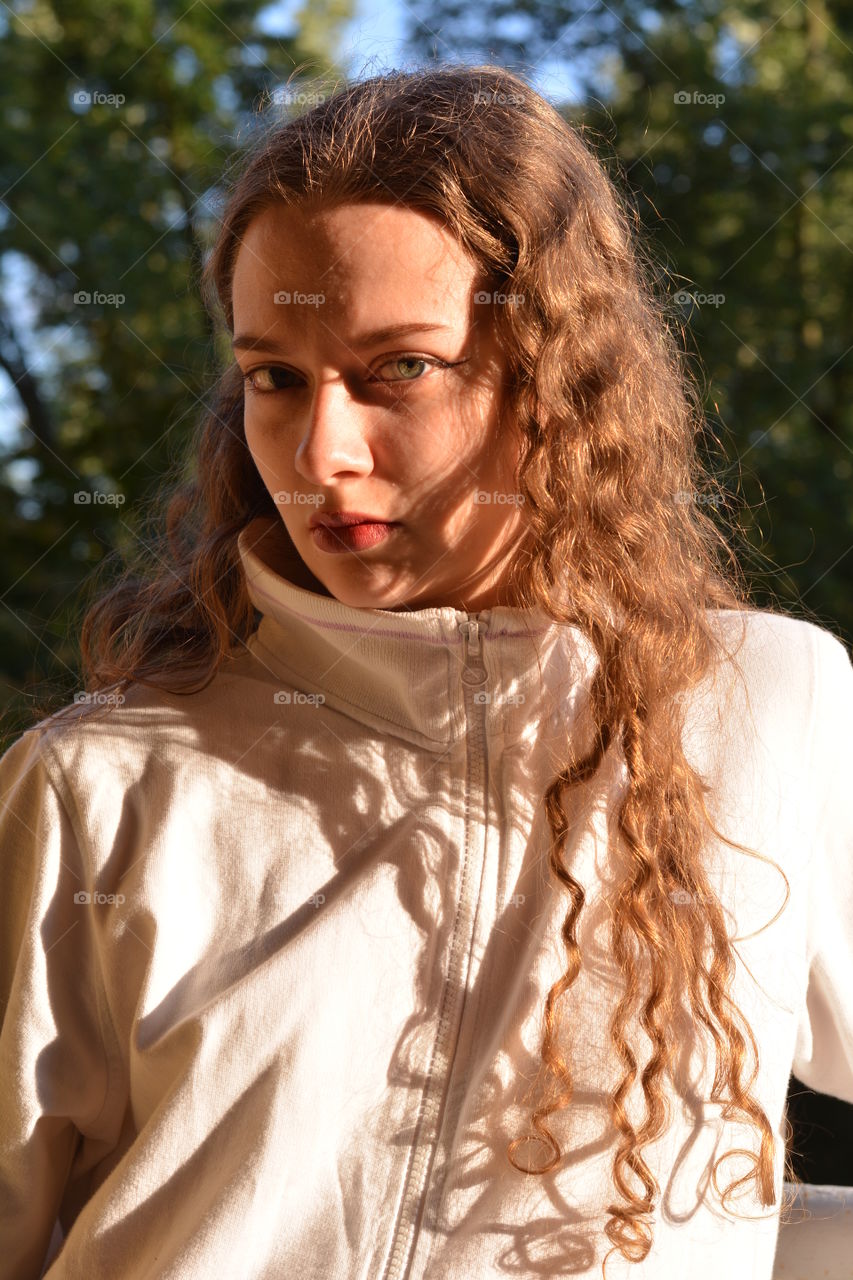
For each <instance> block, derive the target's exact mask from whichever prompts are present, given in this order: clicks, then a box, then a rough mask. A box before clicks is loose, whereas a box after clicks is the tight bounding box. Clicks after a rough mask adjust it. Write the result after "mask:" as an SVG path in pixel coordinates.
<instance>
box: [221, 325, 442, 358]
mask: <svg viewBox="0 0 853 1280" xmlns="http://www.w3.org/2000/svg"><path fill="white" fill-rule="evenodd" d="M450 327H451V326H450V325H448V324H439V323H437V322H434V321H429V320H426V321H424V320H412V321H409V322H407V323H405V324H388V325H383V326H382V327H381V328H379V329H369V330H367V332H366V333H359V334H356V336H355V337H354V338H352V339H350V342H349V343H348V344H347V345H351V346H352V347H373V346H376V345H377V344H378V343H380V342H387V341H388V340H389V339H390V338H401V337H404V336H405V335H406V334H410V333H430V332H432V331H433V330H435V329H449V328H450ZM231 346H232V347H233V348H234V350H235V351H236V350H238V349H239V350H240V351H283V350H284V348H283V347H279V346H278V344H277V343H275V342H273V341H272V340H271V339H270V338H267V337H264V336H261V337H257V336H256V335H255V334H252V333H241V334H238V335H237V336H236V337H235V338H234V340H233V341H232V343H231Z"/></svg>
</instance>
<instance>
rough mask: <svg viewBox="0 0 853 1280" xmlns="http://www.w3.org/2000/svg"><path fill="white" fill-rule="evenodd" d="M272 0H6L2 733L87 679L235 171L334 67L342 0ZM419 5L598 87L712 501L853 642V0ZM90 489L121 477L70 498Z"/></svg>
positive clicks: (441, 47)
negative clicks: (113, 574) (81, 664)
mask: <svg viewBox="0 0 853 1280" xmlns="http://www.w3.org/2000/svg"><path fill="white" fill-rule="evenodd" d="M264 12H265V7H264V6H263V5H260V4H255V3H246V2H245V0H227V2H226V3H221V4H214V3H211V4H207V3H205V2H204V0H196V3H194V4H192V5H191V6H190V7H189V8H186V9H185V8H184V6H182V5H167V4H162V3H153V2H152V0H118V3H114V4H111V5H110V6H108V7H106V8H103V7H101V6H100V5H97V4H95V3H94V0H75V2H74V3H73V4H71V3H66V2H65V0H30V2H29V3H19V4H15V5H13V6H11V7H6V6H4V9H3V17H2V18H0V84H2V86H3V88H2V99H0V109H2V113H3V123H4V128H3V130H2V132H1V133H0V190H2V191H3V192H4V193H5V194H4V203H3V205H2V207H0V367H2V369H3V370H4V371H5V373H6V375H7V378H8V380H9V387H8V391H7V395H6V399H5V405H6V408H7V413H11V415H12V416H13V417H17V419H18V421H19V423H20V430H19V432H18V433H17V438H16V439H14V440H11V441H8V440H7V442H6V443H5V445H4V447H3V450H2V452H0V529H2V538H3V546H4V549H5V554H4V556H3V559H2V566H0V575H2V577H0V604H2V609H0V646H2V647H0V712H3V713H5V714H4V716H3V730H4V736H3V738H0V748H2V747H4V746H5V744H6V743H7V742H8V741H9V740H10V738H12V737H14V736H15V735H16V734H17V732H19V730H20V729H21V728H22V727H24V726H25V725H27V724H29V723H31V722H32V719H33V712H34V711H35V710H37V709H38V707H39V706H40V704H41V700H42V699H43V698H44V697H45V696H46V695H47V694H48V693H50V692H55V693H56V696H57V697H59V698H60V699H61V698H62V697H65V698H69V697H71V696H73V693H74V691H75V690H76V689H78V688H79V687H80V684H79V677H78V668H77V657H78V655H77V647H76V636H77V629H78V625H79V616H80V609H81V590H82V589H83V588H84V584H85V583H87V582H90V581H91V579H90V577H89V575H90V574H91V573H92V572H93V571H94V570H95V569H96V568H97V566H98V565H99V564H101V562H102V560H103V558H104V556H105V554H106V553H107V552H109V551H110V550H112V549H115V548H128V547H130V546H132V545H134V543H135V542H137V541H138V540H139V539H140V538H143V537H144V536H145V534H144V526H143V524H142V518H143V516H144V512H145V504H146V499H149V498H150V497H151V496H152V495H153V493H154V491H155V489H156V487H157V485H158V482H159V481H160V480H161V478H162V477H163V475H164V474H165V472H166V471H167V469H168V468H169V467H170V466H172V465H173V464H174V463H175V461H176V459H177V458H178V456H179V455H180V453H181V450H182V447H183V445H184V443H185V441H186V436H187V433H188V431H189V429H190V427H191V425H192V424H193V422H194V421H195V419H196V418H197V416H198V415H199V413H200V412H201V409H202V405H203V403H204V399H205V396H206V395H207V394H209V389H210V387H211V385H212V382H213V379H214V377H215V376H216V373H217V372H218V368H217V361H216V352H215V350H214V346H213V343H212V341H211V334H210V332H209V328H208V323H207V319H206V316H205V314H204V310H203V308H202V305H201V302H200V299H199V297H198V293H197V276H198V271H199V268H200V265H201V262H202V258H203V255H204V252H205V250H206V248H207V246H208V245H209V244H210V242H211V239H212V237H213V234H214V232H215V228H216V219H217V211H218V208H219V202H220V200H221V189H220V186H221V177H222V175H223V173H226V172H227V170H228V167H229V165H230V164H231V163H233V160H234V157H235V152H236V149H237V148H238V147H239V145H240V144H241V143H242V142H243V141H244V140H245V139H246V138H247V137H248V136H249V135H250V134H251V130H252V128H253V127H254V125H255V124H256V115H255V112H256V110H257V108H258V107H260V106H262V105H263V104H264V103H265V102H266V101H267V99H268V96H269V95H270V94H271V93H272V92H273V91H274V90H275V89H276V87H280V86H282V85H285V84H286V83H289V82H290V80H291V77H294V76H295V77H296V79H295V80H294V81H293V85H292V86H291V87H297V88H298V85H299V84H300V83H301V82H302V81H301V80H300V77H310V78H311V79H312V80H313V81H316V79H317V78H318V77H323V76H327V75H330V74H332V75H337V76H339V77H340V74H341V73H340V67H339V64H338V62H337V54H338V40H339V36H340V32H341V30H342V26H343V24H344V23H345V22H346V21H347V19H349V18H350V17H351V16H352V10H351V6H350V3H349V0H328V2H327V3H325V4H314V3H311V4H307V5H306V6H305V7H304V9H303V11H302V12H301V13H300V14H299V15H298V16H297V20H296V23H295V26H294V28H293V34H291V35H289V36H272V35H269V34H265V33H264V32H265V24H264V22H263V15H264ZM405 13H406V14H407V15H409V16H408V22H409V32H408V37H409V45H408V48H409V50H410V56H409V57H408V58H407V60H406V61H407V63H408V64H409V65H422V64H424V63H428V62H429V61H430V60H431V59H433V58H437V59H438V60H439V61H451V62H453V61H460V60H461V61H469V62H470V61H478V62H482V61H496V62H500V63H502V64H504V65H507V66H511V67H514V68H515V69H517V70H520V71H521V72H522V74H524V75H525V77H526V78H528V79H532V78H533V75H534V74H535V72H536V70H537V68H539V67H541V66H543V65H545V64H546V63H548V62H551V63H553V61H554V60H555V59H557V58H561V59H564V60H565V61H566V62H567V63H568V64H569V65H570V66H571V67H572V70H573V72H574V74H575V76H576V78H577V80H578V83H579V84H580V85H581V88H582V95H581V96H582V100H581V101H580V102H577V103H573V104H571V105H569V106H563V107H561V110H563V111H564V113H565V114H566V116H567V118H570V119H572V120H573V121H575V122H577V123H581V124H583V125H584V127H585V128H586V129H587V130H589V131H590V134H589V136H590V138H591V140H592V141H593V143H594V145H596V147H597V149H598V151H599V154H600V155H601V157H602V159H603V160H604V161H605V163H606V164H607V165H608V167H609V169H610V171H611V173H612V174H613V176H614V178H616V180H617V182H619V183H620V185H622V187H623V189H626V190H627V191H628V193H629V196H630V199H631V202H632V204H633V207H634V208H635V210H636V214H637V217H638V220H639V223H640V225H641V228H642V235H643V238H644V243H645V244H646V245H647V246H648V248H649V251H650V252H651V253H652V254H653V255H654V256H655V258H656V259H657V260H658V261H659V262H660V263H661V264H662V265H663V266H664V267H665V268H666V270H667V272H668V276H667V277H666V281H665V285H664V286H663V287H666V288H668V289H669V290H670V291H671V292H676V293H678V296H679V298H680V300H681V302H682V311H683V316H684V324H685V341H686V343H687V346H688V349H689V350H690V351H691V352H692V360H693V362H694V364H695V368H696V369H697V371H698V372H699V376H700V378H702V379H703V383H704V385H705V390H706V406H707V413H708V432H707V435H706V438H705V439H704V440H703V447H704V448H705V451H706V455H707V458H708V461H709V462H710V464H711V466H712V467H713V469H714V471H715V472H716V474H717V475H718V476H719V478H720V479H721V481H722V482H723V484H724V485H725V486H726V489H727V491H728V493H729V495H730V501H729V502H728V503H727V505H726V507H725V508H722V509H719V510H718V511H717V514H718V516H719V519H720V522H721V524H722V525H723V526H724V527H725V528H726V530H727V532H729V533H730V536H731V537H732V539H733V541H734V542H735V546H736V551H737V553H738V555H739V556H740V558H741V561H742V563H743V565H744V568H745V570H746V571H747V575H748V577H749V579H750V581H751V584H752V586H753V590H754V593H755V596H756V598H757V600H758V601H759V602H761V601H762V600H766V601H777V602H778V601H781V602H783V603H784V604H785V605H786V606H788V607H790V608H792V609H793V610H794V611H796V612H800V613H801V614H802V615H803V616H811V617H814V618H815V619H816V620H819V621H822V622H823V623H824V624H825V625H828V626H830V627H832V629H834V630H836V631H837V632H838V633H839V634H842V635H843V636H845V638H847V640H848V642H849V641H850V639H851V637H853V591H851V585H853V554H851V553H853V501H851V496H850V493H851V477H852V476H853V407H851V400H852V399H853V397H851V391H853V386H851V363H850V350H851V345H853V336H851V328H853V324H851V318H850V307H849V303H848V299H849V298H850V297H851V296H853V290H851V284H853V278H852V277H853V257H852V256H851V232H853V198H851V197H853V190H852V189H851V188H853V79H851V77H850V75H849V68H850V56H851V52H852V51H853V10H850V9H849V8H847V7H845V6H843V5H842V4H840V3H839V4H834V3H830V2H829V0H809V3H808V4H805V3H801V2H800V0H795V2H794V3H793V4H791V3H789V0H770V2H769V3H766V2H765V3H761V4H755V3H745V4H744V3H739V4H737V5H733V4H728V3H722V2H720V0H684V3H674V2H673V0H664V2H662V3H658V4H655V5H654V6H653V7H651V8H649V7H648V6H646V5H644V4H639V3H636V2H635V0H606V3H605V0H593V2H592V4H591V5H590V3H589V0H563V2H562V3H556V4H553V3H549V4H547V5H544V4H539V3H526V4H521V5H519V4H513V5H509V4H506V3H504V2H503V0H498V2H497V3H492V2H490V0H487V3H485V4H484V5H482V6H480V7H479V8H478V10H477V12H476V13H472V12H471V11H470V9H469V8H468V6H466V5H463V4H461V3H457V2H456V0H429V3H426V2H425V0H412V3H411V4H410V5H407V6H406V8H405ZM267 27H268V24H267ZM306 83H307V80H306ZM81 94H82V95H84V96H85V95H86V94H88V95H89V100H88V101H80V100H78V99H79V97H80V95H81ZM98 94H100V95H101V97H100V98H97V97H96V96H95V95H98ZM110 95H112V96H113V98H115V96H116V95H121V96H122V98H123V101H121V102H116V101H110ZM81 293H89V294H90V295H92V296H95V295H96V294H97V295H101V296H102V297H103V296H104V295H106V296H107V298H109V296H110V295H120V296H122V297H123V301H122V302H121V303H120V305H112V304H111V303H110V302H109V301H101V302H88V303H86V302H81V301H79V297H80V294H81ZM75 296H76V297H77V298H78V301H76V302H75ZM94 492H100V493H101V494H102V495H105V494H108V493H113V494H114V496H115V500H114V501H112V502H104V501H101V502H99V503H98V502H89V503H85V502H80V501H79V500H75V495H79V494H80V493H90V494H91V493H94Z"/></svg>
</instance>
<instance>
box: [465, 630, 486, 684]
mask: <svg viewBox="0 0 853 1280" xmlns="http://www.w3.org/2000/svg"><path fill="white" fill-rule="evenodd" d="M482 625H483V624H482V623H481V622H479V621H478V620H477V619H476V618H467V619H466V620H465V621H464V622H460V624H459V630H460V631H461V632H462V635H463V636H464V637H465V665H464V667H463V668H462V682H463V684H485V683H486V680H487V679H488V673H487V672H486V667H485V664H484V662H483V645H482V641H481V638H480V633H481V628H482Z"/></svg>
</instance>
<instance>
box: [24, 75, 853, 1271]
mask: <svg viewBox="0 0 853 1280" xmlns="http://www.w3.org/2000/svg"><path fill="white" fill-rule="evenodd" d="M204 285H205V291H206V298H207V300H208V304H209V306H210V309H211V312H212V313H213V314H215V315H217V316H219V315H221V318H222V319H223V320H224V324H225V327H226V328H227V332H228V338H229V341H230V342H232V344H233V350H234V361H233V363H231V364H230V365H229V367H228V368H227V369H226V370H225V372H224V373H223V375H222V378H221V381H220V383H219V387H218V395H217V397H216V399H215V402H214V404H213V407H212V409H211V410H210V412H209V413H208V416H207V418H206V420H205V421H204V423H203V424H201V428H200V437H199V439H198V440H197V442H196V443H195V445H194V448H193V454H192V457H193V459H194V460H195V466H196V474H195V476H194V477H193V478H192V480H191V481H189V482H185V483H183V484H180V485H176V486H175V490H174V492H173V493H172V496H171V500H170V502H169V505H168V510H167V513H166V535H165V536H164V537H163V539H162V544H161V545H159V546H153V547H146V548H145V549H144V557H143V560H142V563H141V566H140V565H137V566H134V568H133V569H132V570H131V569H128V571H127V574H126V576H125V577H124V579H123V580H121V581H120V582H119V583H118V584H116V585H115V586H114V587H113V588H111V589H110V590H109V591H108V592H107V593H106V594H105V595H103V596H102V597H101V598H100V599H99V600H97V601H96V602H95V603H94V604H93V605H92V607H91V608H90V610H89V611H88V613H87V616H86V618H85V623H84V626H83V631H82V640H81V648H82V654H83V660H84V671H85V676H86V685H87V690H88V692H87V693H86V694H85V695H81V697H80V698H79V699H78V700H76V701H75V703H74V704H72V705H71V706H69V707H67V708H64V709H63V710H62V711H60V712H58V713H57V714H55V715H54V716H51V717H48V718H46V719H44V720H42V721H41V722H40V723H39V724H38V725H37V726H35V727H34V728H33V729H32V730H30V731H28V732H27V733H25V734H24V735H23V736H22V737H21V738H19V739H18V740H17V741H16V742H15V743H14V744H13V746H12V747H11V748H10V749H9V750H8V751H7V753H6V755H5V756H4V757H3V758H2V761H0V792H2V796H3V803H4V809H3V819H2V860H0V867H1V868H2V876H3V898H2V901H3V912H4V923H3V941H4V946H3V949H2V971H0V977H2V999H3V1009H4V1021H3V1029H2V1041H0V1062H2V1070H3V1077H4V1080H3V1106H2V1145H0V1152H2V1154H0V1188H2V1191H1V1192H0V1194H2V1200H1V1201H0V1206H2V1215H3V1216H2V1233H3V1234H2V1256H3V1268H4V1270H3V1274H4V1276H6V1277H8V1278H9V1280H31V1278H34V1277H36V1276H38V1274H39V1271H40V1269H41V1268H44V1274H45V1275H46V1276H48V1277H50V1280H66V1278H68V1280H71V1278H72V1277H73V1278H75V1280H76V1278H77V1277H84V1276H86V1277H88V1276H110V1277H122V1278H123V1280H143V1278H144V1280H150V1278H152V1277H155V1276H156V1277H169V1278H170V1280H171V1278H174V1280H178V1278H180V1280H209V1278H210V1277H211V1276H217V1275H228V1276H234V1277H240V1280H261V1278H264V1280H267V1278H272V1277H281V1276H285V1275H287V1276H299V1277H301V1278H303V1280H330V1278H331V1277H335V1278H336V1280H356V1278H357V1280H404V1277H405V1280H451V1278H453V1280H456V1278H459V1280H486V1277H489V1278H491V1277H495V1276H500V1275H504V1274H506V1275H511V1276H515V1277H536V1276H554V1275H572V1276H588V1277H597V1276H600V1275H602V1274H603V1275H605V1276H607V1277H618V1276H630V1277H632V1278H633V1277H637V1278H639V1277H643V1278H648V1277H654V1280H669V1278H673V1280H674V1278H676V1277H677V1278H678V1280H683V1277H685V1276H690V1277H691V1280H719V1277H720V1276H721V1275H728V1276H732V1277H749V1278H750V1280H769V1277H770V1276H771V1272H772V1269H773V1263H774V1251H775V1246H776V1240H777V1232H778V1227H779V1220H780V1209H781V1201H782V1190H783V1175H784V1173H785V1170H786V1168H787V1160H786V1145H785V1144H786V1140H787V1138H789V1136H790V1135H789V1126H788V1125H787V1122H786V1117H785V1099H786V1091H787V1087H788V1083H789V1076H790V1074H791V1071H792V1070H793V1071H794V1072H795V1073H796V1075H797V1076H798V1078H799V1079H800V1080H802V1081H804V1082H805V1083H806V1084H807V1085H810V1086H811V1087H812V1088H815V1089H819V1090H823V1091H824V1092H827V1093H831V1094H833V1095H835V1096H837V1097H839V1098H845V1099H847V1100H848V1101H851V1102H853V998H851V995H850V982H849V978H850V973H851V971H853V940H851V921H853V867H851V858H850V852H851V849H850V845H851V822H850V813H849V808H848V805H847V784H846V769H847V766H846V755H845V750H846V738H847V732H848V727H849V724H850V723H851V720H853V669H851V665H850V660H849V658H848V655H847V652H846V650H845V648H844V646H843V645H842V643H841V642H840V641H839V640H838V639H837V638H836V637H835V636H834V635H832V634H831V633H830V632H829V631H827V630H826V629H824V628H822V627H821V626H820V625H818V624H817V623H816V622H814V621H809V620H805V619H802V618H795V617H792V616H787V615H785V614H784V613H782V612H781V611H780V612H775V611H770V610H761V609H757V608H755V607H752V606H751V605H750V604H749V603H748V601H747V593H746V591H745V589H744V587H743V585H742V583H741V582H740V576H739V572H738V570H737V569H736V567H733V566H734V560H733V557H731V555H729V566H728V568H727V569H725V570H724V568H723V567H722V564H721V563H719V562H718V560H719V559H720V557H719V552H720V551H723V552H726V550H727V549H726V547H725V544H724V542H723V539H722V537H721V535H720V534H719V533H718V531H717V528H716V526H715V524H714V522H713V521H712V520H711V519H710V518H709V516H708V515H707V506H708V503H707V502H706V501H705V499H706V497H707V495H708V494H709V493H711V492H712V491H713V490H712V484H711V480H710V478H709V477H708V476H707V475H706V474H704V473H703V472H702V470H701V468H700V465H699V461H698V458H697V454H696V451H695V438H696V433H697V430H698V427H699V425H700V423H701V409H700V407H699V400H698V396H697V393H696V391H695V389H694V386H693V384H692V382H691V381H690V379H689V378H688V376H687V374H686V372H685V367H684V364H683V361H682V357H681V355H680V352H679V348H678V346H677V343H676V342H675V340H674V338H673V337H672V336H671V329H670V326H669V324H668V322H667V311H666V308H665V306H664V303H663V302H662V301H661V300H660V299H659V298H657V296H656V293H655V289H654V285H653V282H652V279H651V273H650V270H649V268H648V266H644V265H643V263H642V256H641V253H640V251H639V250H638V248H637V246H636V245H635V244H634V243H633V240H632V233H631V227H630V221H629V219H628V217H627V215H626V213H625V211H624V208H623V206H622V204H621V203H620V200H619V197H618V196H617V194H616V192H615V190H614V188H613V186H612V185H611V183H610V181H609V180H608V178H607V176H606V174H605V172H604V170H603V168H602V166H601V164H600V162H599V161H598V160H597V159H596V158H595V157H594V156H593V154H592V153H591V152H590V151H589V150H588V149H587V147H586V146H585V144H584V142H583V140H582V138H581V137H580V136H579V133H578V132H577V131H575V130H574V129H572V128H570V127H569V126H568V125H567V124H566V123H565V122H564V121H563V120H562V119H561V117H560V116H559V114H558V113H557V112H556V111H555V110H554V109H553V108H552V107H551V106H549V105H548V104H547V103H546V102H545V101H543V99H542V98H541V97H539V96H538V95H537V94H536V93H534V92H533V91H532V90H531V89H530V88H529V87H528V86H527V85H526V84H525V83H524V82H523V81H521V80H520V79H518V78H516V77H515V76H513V75H511V74H509V73H508V72H506V71H504V70H501V69H500V68H496V67H478V68H473V69H472V68H464V67H451V68H445V69H438V70H430V71H423V72H415V73H406V74H399V75H389V76H380V77H375V78H373V79H369V80H366V81H364V82H361V83H355V84H353V85H351V86H349V87H348V88H346V89H345V90H344V91H342V92H340V93H338V94H336V95H335V96H333V97H331V98H330V99H328V100H326V101H323V102H321V103H320V104H319V105H318V106H316V107H314V108H313V109H312V110H310V111H308V112H307V113H305V114H304V115H303V116H301V117H300V118H299V119H297V120H294V121H290V122H286V123H280V122H279V123H272V124H271V125H270V126H269V128H267V129H266V130H265V132H264V135H263V137H262V138H261V139H260V140H259V141H258V142H257V143H256V144H254V145H253V148H252V150H251V153H250V154H249V155H248V156H247V158H246V159H245V162H244V163H243V166H242V170H241V173H240V176H239V177H238V179H237V180H236V182H235V184H234V186H233V190H232V193H231V196H230V202H229V203H228V206H227V208H226V210H225V213H224V217H223V221H222V226H221V231H220V234H219V238H218V240H217V243H216V246H215V248H214V251H213V253H212V256H211V257H210V259H209V261H208V263H207V266H206V269H205V280H204ZM721 1175H722V1176H721ZM57 1218H58V1220H59V1229H58V1230H57V1231H56V1232H55V1233H54V1237H53V1240H54V1243H53V1245H51V1243H50V1242H51V1233H52V1229H53V1228H54V1225H55V1223H56V1220H57ZM63 1235H64V1240H62V1239H61V1238H62V1236H63ZM60 1241H61V1247H59V1250H58V1252H57V1244H58V1243H59V1242H60Z"/></svg>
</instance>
